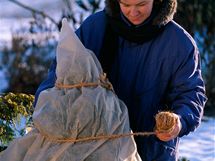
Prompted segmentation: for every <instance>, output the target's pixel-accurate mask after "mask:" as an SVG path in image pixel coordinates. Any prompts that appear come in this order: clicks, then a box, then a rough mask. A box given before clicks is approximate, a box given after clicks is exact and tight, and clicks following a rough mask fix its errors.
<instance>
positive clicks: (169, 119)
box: [155, 111, 177, 133]
mask: <svg viewBox="0 0 215 161" xmlns="http://www.w3.org/2000/svg"><path fill="white" fill-rule="evenodd" d="M155 121H156V127H155V128H156V131H158V132H161V133H162V132H167V133H168V132H171V131H172V130H173V129H174V127H175V125H176V124H177V117H176V115H175V114H174V113H172V112H168V111H163V112H159V113H158V114H157V115H156V116H155Z"/></svg>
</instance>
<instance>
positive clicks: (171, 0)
mask: <svg viewBox="0 0 215 161" xmlns="http://www.w3.org/2000/svg"><path fill="white" fill-rule="evenodd" d="M154 8H157V14H156V16H155V17H154V19H153V24H154V25H159V26H160V25H165V24H167V23H168V22H169V21H171V20H172V19H173V16H174V14H175V12H176V8H177V0H154V6H153V9H154ZM105 11H106V13H107V14H108V15H109V16H111V17H115V16H118V15H119V13H120V8H119V2H118V0H105Z"/></svg>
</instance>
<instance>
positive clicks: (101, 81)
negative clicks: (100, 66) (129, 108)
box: [55, 73, 114, 92]
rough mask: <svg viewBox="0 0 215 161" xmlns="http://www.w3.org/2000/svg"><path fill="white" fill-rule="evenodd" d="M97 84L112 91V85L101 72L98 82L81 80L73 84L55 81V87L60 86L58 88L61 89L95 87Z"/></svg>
mask: <svg viewBox="0 0 215 161" xmlns="http://www.w3.org/2000/svg"><path fill="white" fill-rule="evenodd" d="M99 85H100V86H102V87H103V88H106V89H108V90H111V91H113V92H114V90H113V86H112V84H111V83H110V82H109V81H108V79H107V75H106V73H103V74H101V75H100V77H99V81H98V82H82V81H81V82H80V83H78V84H73V85H69V84H61V83H57V82H56V83H55V87H57V88H60V89H62V88H81V87H97V86H99Z"/></svg>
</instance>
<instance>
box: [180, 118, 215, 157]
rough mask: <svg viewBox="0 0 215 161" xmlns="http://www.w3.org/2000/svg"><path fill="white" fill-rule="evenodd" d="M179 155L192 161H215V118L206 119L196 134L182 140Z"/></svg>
mask: <svg viewBox="0 0 215 161" xmlns="http://www.w3.org/2000/svg"><path fill="white" fill-rule="evenodd" d="M179 155H180V156H181V157H182V156H183V157H186V158H187V159H189V160H190V161H215V118H211V117H204V119H203V121H202V123H201V125H200V127H199V128H197V130H196V131H195V132H193V133H190V134H189V135H187V136H184V137H183V138H182V139H181V142H180V144H179Z"/></svg>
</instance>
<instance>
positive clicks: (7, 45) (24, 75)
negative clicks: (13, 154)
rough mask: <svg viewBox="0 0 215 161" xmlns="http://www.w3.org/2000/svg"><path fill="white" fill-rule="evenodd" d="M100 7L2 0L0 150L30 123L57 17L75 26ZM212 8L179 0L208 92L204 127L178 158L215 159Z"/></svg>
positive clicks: (68, 1)
mask: <svg viewBox="0 0 215 161" xmlns="http://www.w3.org/2000/svg"><path fill="white" fill-rule="evenodd" d="M103 7H104V0H46V1H44V0H34V1H30V0H0V93H1V94H0V95H1V96H0V125H1V126H0V146H1V149H4V148H5V147H6V146H7V145H8V143H9V142H10V141H11V140H13V139H14V138H15V137H19V136H22V135H24V134H25V133H26V130H27V129H28V127H29V126H30V124H31V114H32V109H31V106H32V102H33V95H34V93H35V91H36V89H37V87H38V85H39V84H40V83H41V81H42V80H44V78H45V77H46V74H47V72H48V68H49V65H50V63H51V60H52V59H53V57H54V56H55V49H56V44H57V41H58V32H59V28H60V26H61V24H60V22H61V19H62V18H63V17H67V19H68V20H69V22H70V24H71V27H73V29H74V30H75V29H77V28H78V27H79V25H80V24H81V23H82V22H83V20H84V19H85V18H86V17H87V16H89V15H90V14H92V13H94V12H96V11H99V10H102V9H103ZM214 8H215V1H214V0H178V10H177V13H176V15H175V18H174V20H175V21H176V22H178V23H179V24H180V25H182V26H183V27H184V28H185V29H186V30H187V31H188V32H189V33H190V34H191V35H192V36H193V38H194V39H195V41H196V43H197V45H198V47H199V50H200V54H201V63H202V74H203V77H204V80H205V83H206V91H207V96H208V101H207V104H206V107H205V113H204V119H203V123H202V125H201V126H200V128H199V129H198V130H197V131H196V132H195V133H193V134H191V135H189V136H188V137H185V138H184V139H182V141H181V143H180V144H181V145H180V155H181V158H182V160H183V157H186V158H187V159H188V160H190V161H210V160H215V119H214V118H215V19H214V15H215V10H214ZM11 92H12V93H11ZM20 93H21V94H22V95H20ZM6 116H7V117H6ZM195 146H197V147H199V148H198V149H196V148H195V149H196V150H193V148H194V147H195Z"/></svg>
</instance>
